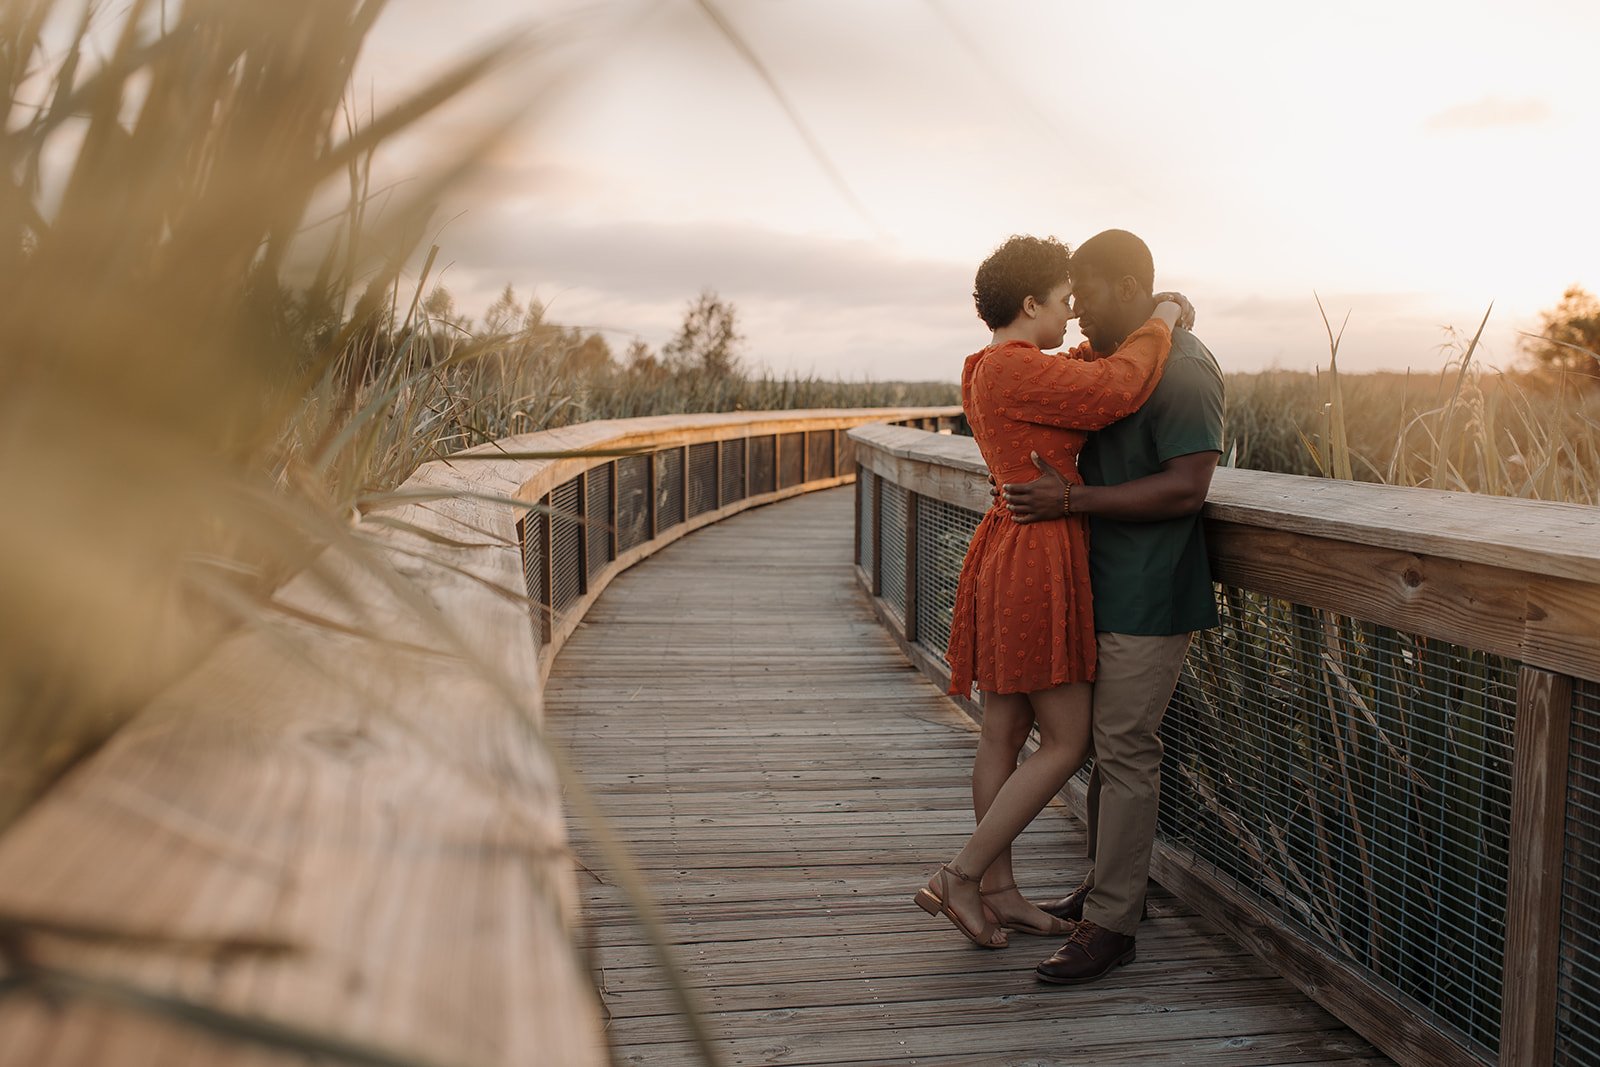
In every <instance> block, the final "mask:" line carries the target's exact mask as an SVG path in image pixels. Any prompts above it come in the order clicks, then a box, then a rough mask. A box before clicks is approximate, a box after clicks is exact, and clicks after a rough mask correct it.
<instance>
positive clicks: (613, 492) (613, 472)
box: [608, 460, 619, 559]
mask: <svg viewBox="0 0 1600 1067" xmlns="http://www.w3.org/2000/svg"><path fill="white" fill-rule="evenodd" d="M610 467H611V501H610V507H611V534H610V537H609V538H608V540H609V541H610V544H611V558H612V559H616V558H617V497H618V495H619V494H618V493H617V471H618V467H617V461H616V460H612V461H611V463H610Z"/></svg>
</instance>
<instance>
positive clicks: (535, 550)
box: [517, 512, 544, 645]
mask: <svg viewBox="0 0 1600 1067" xmlns="http://www.w3.org/2000/svg"><path fill="white" fill-rule="evenodd" d="M540 526H541V523H540V521H539V516H537V515H534V514H532V513H531V512H530V513H528V514H525V515H523V516H522V518H520V519H518V520H517V544H518V546H520V548H521V549H522V581H523V584H524V585H525V586H526V587H527V590H528V618H529V620H530V621H531V622H532V623H533V643H534V644H535V645H537V644H539V642H540V639H541V636H542V635H543V633H544V628H543V627H542V626H541V625H540V623H539V619H540V617H541V616H542V615H543V614H544V606H543V605H544V545H543V543H542V542H543V537H542V535H541V532H540Z"/></svg>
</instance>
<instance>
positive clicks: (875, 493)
mask: <svg viewBox="0 0 1600 1067" xmlns="http://www.w3.org/2000/svg"><path fill="white" fill-rule="evenodd" d="M872 595H873V596H879V597H881V596H882V595H883V479H882V478H881V477H879V478H874V479H872Z"/></svg>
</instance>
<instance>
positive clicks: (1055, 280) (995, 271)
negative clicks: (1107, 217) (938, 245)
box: [972, 236, 1072, 330]
mask: <svg viewBox="0 0 1600 1067" xmlns="http://www.w3.org/2000/svg"><path fill="white" fill-rule="evenodd" d="M1071 260H1072V250H1071V249H1069V248H1068V247H1067V246H1066V245H1064V244H1062V243H1061V242H1060V241H1058V240H1056V239H1055V238H1054V237H1023V236H1014V237H1012V238H1010V239H1009V240H1007V241H1006V243H1005V244H1003V245H1001V246H1000V247H999V248H996V249H995V250H994V251H993V252H991V253H989V258H988V259H986V260H984V261H983V263H982V265H980V266H979V267H978V276H977V278H976V280H974V282H973V284H972V301H973V303H975V304H976V305H977V306H978V317H979V318H980V319H982V320H983V321H984V324H985V325H986V326H988V327H989V329H991V330H998V329H999V328H1000V327H1002V326H1009V325H1011V323H1012V322H1014V321H1015V320H1016V317H1017V316H1018V315H1020V314H1021V313H1022V301H1023V300H1024V299H1025V298H1027V297H1030V296H1031V297H1033V298H1034V299H1035V300H1043V299H1044V298H1045V297H1046V296H1048V295H1049V294H1050V290H1052V289H1054V288H1055V287H1056V286H1058V285H1060V284H1061V283H1062V282H1064V281H1066V280H1067V279H1068V278H1070V277H1071V271H1070V270H1069V269H1068V265H1069V264H1070V262H1071Z"/></svg>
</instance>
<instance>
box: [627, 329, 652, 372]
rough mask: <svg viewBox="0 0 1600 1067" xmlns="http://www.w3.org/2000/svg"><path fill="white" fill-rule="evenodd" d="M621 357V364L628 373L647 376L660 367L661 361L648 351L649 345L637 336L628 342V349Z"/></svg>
mask: <svg viewBox="0 0 1600 1067" xmlns="http://www.w3.org/2000/svg"><path fill="white" fill-rule="evenodd" d="M623 359H624V363H623V366H624V367H625V368H626V369H627V371H628V373H629V374H636V375H641V376H648V375H653V374H655V373H656V372H657V371H658V370H660V369H661V361H660V360H658V359H657V358H656V355H655V353H654V352H652V351H650V346H649V345H647V344H645V343H644V342H643V341H641V340H639V339H638V338H635V339H634V340H632V341H630V342H629V343H628V351H627V353H626V354H625V355H624V357H623Z"/></svg>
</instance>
